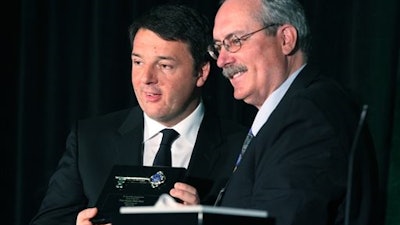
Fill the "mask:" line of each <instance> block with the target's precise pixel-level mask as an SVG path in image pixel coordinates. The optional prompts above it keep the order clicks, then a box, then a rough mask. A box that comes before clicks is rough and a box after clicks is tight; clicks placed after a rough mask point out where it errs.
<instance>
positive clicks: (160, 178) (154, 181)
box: [115, 171, 166, 189]
mask: <svg viewBox="0 0 400 225" xmlns="http://www.w3.org/2000/svg"><path fill="white" fill-rule="evenodd" d="M115 179H116V180H117V185H115V187H116V188H119V189H122V188H124V184H125V183H126V182H128V183H150V185H151V187H152V188H156V187H158V186H160V185H161V184H163V183H164V182H165V180H166V177H165V175H164V173H163V172H162V171H158V172H157V173H155V174H153V175H151V176H150V177H126V176H115Z"/></svg>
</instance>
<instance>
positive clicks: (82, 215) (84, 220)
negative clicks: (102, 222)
mask: <svg viewBox="0 0 400 225" xmlns="http://www.w3.org/2000/svg"><path fill="white" fill-rule="evenodd" d="M97 211H98V210H97V208H87V209H84V210H82V211H80V212H79V213H78V216H77V217H76V225H93V223H92V222H91V221H90V219H92V218H93V217H94V216H96V214H97ZM108 225H111V223H108Z"/></svg>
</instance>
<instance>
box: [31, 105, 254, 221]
mask: <svg viewBox="0 0 400 225" xmlns="http://www.w3.org/2000/svg"><path fill="white" fill-rule="evenodd" d="M143 127H144V122H143V111H142V110H141V109H140V108H139V107H135V108H132V109H130V110H123V111H119V112H115V113H111V114H108V115H105V116H101V117H97V118H92V119H87V120H82V121H79V122H77V124H76V126H75V127H74V128H73V129H72V131H71V133H70V135H69V136H68V139H67V143H66V145H67V146H66V148H67V150H66V152H65V153H64V155H63V157H62V158H61V160H60V162H59V165H58V168H57V170H56V171H55V173H54V174H53V176H52V177H51V179H50V182H49V187H48V190H47V193H46V195H45V197H44V199H43V202H42V205H41V207H40V209H39V212H38V214H37V215H36V216H35V217H34V218H33V220H32V222H31V224H37V225H47V224H48V225H54V224H58V225H61V224H68V225H72V224H75V222H76V216H77V214H78V212H79V211H81V210H82V209H85V208H87V207H92V206H94V205H95V203H96V201H97V198H98V196H99V194H100V192H101V190H102V187H103V185H104V183H105V181H106V179H107V177H108V174H109V172H110V170H111V168H112V166H113V165H115V164H120V165H142V159H143V155H142V154H143V153H142V152H143V150H142V149H143V147H142V141H143ZM246 133H247V129H245V128H244V127H242V126H240V125H238V124H235V123H232V122H231V121H226V120H223V119H220V118H218V117H216V116H215V115H214V114H212V113H210V112H209V110H207V108H206V112H205V115H204V119H203V121H202V123H201V125H200V129H199V133H198V135H197V140H196V143H195V146H194V150H193V153H192V157H191V159H190V163H189V166H188V169H187V176H188V177H190V178H192V179H191V180H192V181H193V183H191V184H192V185H195V186H196V187H197V188H198V191H199V194H200V199H201V203H202V204H212V203H214V201H215V198H216V196H217V195H218V192H219V190H220V189H221V188H222V187H223V186H224V185H225V183H226V181H227V180H228V177H229V176H230V175H231V173H232V170H233V167H234V164H235V161H236V157H237V155H238V154H239V151H240V148H241V144H242V142H243V140H244V137H245V135H246ZM196 181H200V182H196ZM189 183H190V182H189ZM208 184H210V185H208Z"/></svg>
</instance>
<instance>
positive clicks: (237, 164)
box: [233, 130, 254, 172]
mask: <svg viewBox="0 0 400 225" xmlns="http://www.w3.org/2000/svg"><path fill="white" fill-rule="evenodd" d="M253 137H254V135H253V133H252V132H251V130H249V133H247V136H246V139H245V140H244V142H243V146H242V151H241V152H240V155H239V157H238V159H237V161H236V165H235V168H234V169H233V172H235V171H236V169H237V167H238V166H239V163H240V161H242V158H243V155H244V153H245V152H246V150H247V147H248V146H249V144H250V141H251V139H253Z"/></svg>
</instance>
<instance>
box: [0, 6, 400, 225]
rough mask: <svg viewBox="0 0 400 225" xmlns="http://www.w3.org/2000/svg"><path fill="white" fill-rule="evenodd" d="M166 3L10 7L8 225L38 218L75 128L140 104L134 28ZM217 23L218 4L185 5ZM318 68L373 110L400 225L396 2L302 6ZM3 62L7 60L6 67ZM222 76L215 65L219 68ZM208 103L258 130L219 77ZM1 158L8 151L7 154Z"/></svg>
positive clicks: (386, 186) (383, 177) (383, 214)
mask: <svg viewBox="0 0 400 225" xmlns="http://www.w3.org/2000/svg"><path fill="white" fill-rule="evenodd" d="M163 2H167V1H161V0H158V1H157V0H146V1H135V0H131V1H128V0H118V1H115V0H104V1H103V0H101V1H100V0H98V1H95V0H86V1H81V0H68V1H67V0H54V1H52V0H48V1H38V0H20V1H14V2H9V3H7V4H2V5H3V6H2V19H1V24H2V25H3V26H2V33H3V34H2V36H3V38H4V37H5V38H6V40H5V41H4V39H2V40H3V41H2V42H3V44H2V47H1V49H2V51H1V53H2V55H3V57H2V58H3V60H2V64H4V65H3V67H2V68H3V69H2V73H3V74H2V75H3V76H2V80H3V82H4V83H3V88H2V91H3V92H4V93H3V95H2V96H4V100H3V106H4V108H3V110H2V111H3V118H4V119H5V122H4V123H3V124H4V125H3V127H2V128H3V129H2V130H3V135H2V136H3V137H4V138H5V140H4V143H5V148H4V150H5V151H6V152H5V155H4V157H3V160H2V161H3V163H2V171H1V175H2V177H1V180H2V186H3V188H2V189H1V190H2V192H3V193H2V196H5V199H6V201H5V203H6V204H4V205H3V209H4V208H5V210H6V211H2V215H3V216H4V217H5V220H4V217H3V220H2V223H3V224H15V225H26V224H27V223H28V221H29V220H30V219H31V218H32V216H33V215H34V214H35V213H36V211H37V209H38V207H39V204H40V201H41V199H42V197H43V195H44V192H45V190H46V186H47V182H48V180H49V177H50V175H51V174H52V172H53V171H54V169H55V168H56V165H57V162H58V159H59V158H60V157H61V154H62V153H63V151H64V144H65V138H66V136H67V134H68V131H69V128H70V125H71V124H72V123H73V121H75V120H77V119H80V118H85V117H90V116H94V115H98V114H103V113H107V112H111V111H113V110H118V109H122V108H126V107H129V106H132V105H135V104H137V102H136V100H135V97H134V94H133V91H132V87H131V82H130V66H131V65H130V43H129V40H128V33H127V28H128V26H129V24H130V23H131V22H132V21H133V20H134V19H135V18H136V17H137V16H139V15H140V14H141V13H142V12H143V11H144V10H147V9H149V8H150V7H152V6H154V5H156V4H160V3H163ZM184 2H185V3H187V4H189V5H192V6H194V7H196V8H198V9H199V10H200V11H202V12H203V13H205V14H206V15H207V16H209V18H210V20H211V21H213V16H214V15H215V12H216V10H217V5H218V4H217V0H187V1H184ZM302 2H303V4H304V5H305V9H306V13H307V14H308V16H309V21H310V25H311V29H312V32H313V43H314V47H313V49H312V53H311V61H315V62H318V63H320V64H321V66H322V68H323V69H325V70H326V71H328V74H329V75H330V76H332V77H334V78H335V79H337V80H338V81H339V82H341V83H342V84H344V85H345V86H346V87H347V88H349V89H350V90H352V91H353V93H354V94H355V96H356V97H357V98H359V100H360V101H361V102H363V103H365V104H368V105H369V114H368V122H369V124H370V127H371V130H372V133H373V137H374V140H375V147H376V150H377V158H378V163H379V169H380V171H379V174H380V193H379V194H380V204H379V205H377V206H376V213H377V214H379V217H380V218H381V224H386V225H397V224H399V223H400V215H399V212H400V192H399V190H400V57H399V56H400V41H399V40H400V18H399V15H400V6H399V2H398V0H339V1H338V0H336V1H333V0H325V1H322V0H303V1H302ZM4 59H5V60H4ZM214 66H215V65H214ZM212 73H213V74H212V76H211V78H210V80H209V81H208V83H207V86H206V90H205V92H206V94H207V96H208V97H209V98H210V99H211V100H212V102H213V104H214V107H216V108H217V111H218V112H219V113H220V114H221V115H223V116H225V117H228V118H231V119H234V120H236V121H239V122H241V123H243V124H245V125H248V126H250V125H251V121H252V119H253V116H254V115H255V109H254V108H253V107H251V106H247V105H245V104H244V103H242V102H240V101H236V100H234V99H233V97H232V88H231V86H230V84H229V82H228V81H227V80H225V79H224V78H222V76H221V75H220V74H219V70H218V69H217V68H214V69H213V71H212ZM2 149H3V148H2Z"/></svg>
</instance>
